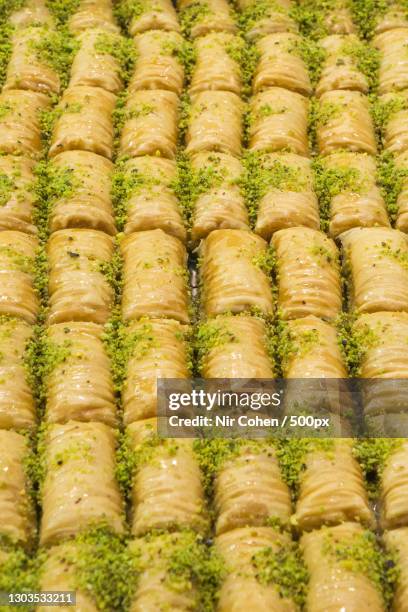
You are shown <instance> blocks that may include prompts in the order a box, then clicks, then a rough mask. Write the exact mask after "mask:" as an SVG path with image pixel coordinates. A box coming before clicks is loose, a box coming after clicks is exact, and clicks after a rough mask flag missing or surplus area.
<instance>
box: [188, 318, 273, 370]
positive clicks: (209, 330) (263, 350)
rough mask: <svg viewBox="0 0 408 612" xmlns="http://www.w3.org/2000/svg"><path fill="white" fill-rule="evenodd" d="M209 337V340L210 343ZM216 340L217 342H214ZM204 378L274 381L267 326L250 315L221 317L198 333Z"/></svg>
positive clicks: (209, 322) (207, 323) (200, 364)
mask: <svg viewBox="0 0 408 612" xmlns="http://www.w3.org/2000/svg"><path fill="white" fill-rule="evenodd" d="M206 338H210V339H211V340H210V342H209V344H208V343H207V342H206ZM213 340H214V341H213ZM197 342H198V346H199V367H200V373H201V375H202V376H203V377H204V378H273V377H274V371H273V363H272V360H271V357H270V356H269V354H268V348H267V343H268V329H267V325H266V323H265V322H264V321H263V320H262V319H260V318H256V317H252V316H250V315H238V316H231V315H218V316H217V317H215V318H214V319H208V320H207V321H204V322H203V323H201V324H200V325H199V327H198V330H197Z"/></svg>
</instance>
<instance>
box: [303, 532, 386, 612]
mask: <svg viewBox="0 0 408 612" xmlns="http://www.w3.org/2000/svg"><path fill="white" fill-rule="evenodd" d="M300 545H301V548H302V550H303V555H304V558H305V562H306V566H307V569H308V571H309V574H310V580H309V588H308V593H307V599H306V609H307V610H308V612H327V611H328V610H361V604H362V602H364V607H366V609H367V610H371V611H372V612H384V610H385V609H386V608H385V604H384V601H383V597H382V594H381V583H380V576H379V569H378V563H377V562H376V560H377V558H378V556H379V555H380V554H381V553H380V552H379V550H378V549H377V547H376V543H375V535H374V534H373V533H371V532H370V531H366V530H364V529H363V528H362V527H361V525H359V524H358V523H343V524H342V525H337V526H336V527H329V528H323V529H320V530H319V531H312V532H311V533H305V534H304V535H303V536H302V538H301V540H300ZM361 559H363V561H361ZM375 579H377V580H378V582H377V581H376V580H375Z"/></svg>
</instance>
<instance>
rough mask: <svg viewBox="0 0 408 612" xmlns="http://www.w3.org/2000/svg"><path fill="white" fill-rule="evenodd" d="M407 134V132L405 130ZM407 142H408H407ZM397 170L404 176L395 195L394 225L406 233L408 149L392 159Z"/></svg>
mask: <svg viewBox="0 0 408 612" xmlns="http://www.w3.org/2000/svg"><path fill="white" fill-rule="evenodd" d="M407 135H408V132H407ZM407 144H408V143H407ZM394 163H395V167H396V168H397V170H402V172H403V173H405V174H406V176H405V177H404V178H403V179H402V183H401V191H400V192H399V194H398V197H397V213H396V216H397V219H396V222H395V227H396V229H398V230H401V232H404V233H406V234H407V233H408V150H407V151H404V153H401V155H398V157H396V158H395V160H394Z"/></svg>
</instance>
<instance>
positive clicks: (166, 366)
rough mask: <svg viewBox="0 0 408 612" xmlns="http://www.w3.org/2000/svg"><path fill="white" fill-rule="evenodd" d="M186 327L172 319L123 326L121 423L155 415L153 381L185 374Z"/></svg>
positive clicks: (155, 399)
mask: <svg viewBox="0 0 408 612" xmlns="http://www.w3.org/2000/svg"><path fill="white" fill-rule="evenodd" d="M188 331H189V330H188V328H186V326H185V325H183V324H181V323H179V322H178V321H174V320H173V319H147V318H142V319H140V320H139V321H133V322H131V323H130V324H129V325H128V326H127V327H126V328H125V330H124V344H125V346H126V347H128V352H129V359H128V362H127V364H126V374H125V381H124V385H123V391H122V403H123V420H124V423H125V425H129V424H130V423H133V422H134V421H139V420H141V419H148V418H152V417H155V416H157V381H158V379H159V378H160V379H162V378H188V377H189V374H190V369H189V363H188V348H187V340H188Z"/></svg>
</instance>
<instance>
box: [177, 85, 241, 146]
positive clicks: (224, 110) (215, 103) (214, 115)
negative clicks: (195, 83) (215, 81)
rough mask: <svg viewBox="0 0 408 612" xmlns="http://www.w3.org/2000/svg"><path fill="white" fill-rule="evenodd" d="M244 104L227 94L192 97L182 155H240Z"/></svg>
mask: <svg viewBox="0 0 408 612" xmlns="http://www.w3.org/2000/svg"><path fill="white" fill-rule="evenodd" d="M243 111H244V104H243V102H242V100H241V98H239V97H238V96H237V95H236V94H234V93H231V92H230V91H202V92H201V93H198V94H196V95H195V96H193V97H192V100H191V111H190V116H189V122H188V128H187V134H186V145H187V146H186V153H188V154H190V155H192V154H195V153H200V152H201V151H217V152H220V153H230V154H231V155H235V156H236V157H239V156H240V155H241V140H242V114H243Z"/></svg>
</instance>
